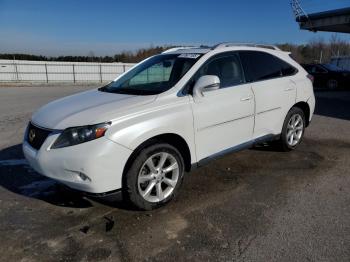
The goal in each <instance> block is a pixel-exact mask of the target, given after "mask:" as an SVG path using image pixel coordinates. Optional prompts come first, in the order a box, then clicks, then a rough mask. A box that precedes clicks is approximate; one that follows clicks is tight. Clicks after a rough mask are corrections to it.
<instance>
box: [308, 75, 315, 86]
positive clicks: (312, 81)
mask: <svg viewBox="0 0 350 262" xmlns="http://www.w3.org/2000/svg"><path fill="white" fill-rule="evenodd" d="M306 77H307V78H309V79H310V81H311V83H312V84H313V83H314V80H315V78H314V76H313V75H310V74H308V75H307V76H306Z"/></svg>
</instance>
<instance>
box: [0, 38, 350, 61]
mask: <svg viewBox="0 0 350 262" xmlns="http://www.w3.org/2000/svg"><path fill="white" fill-rule="evenodd" d="M277 46H278V47H279V48H280V49H282V50H284V51H289V52H291V53H292V56H293V58H294V59H295V60H296V61H298V62H299V63H303V64H307V63H328V62H330V60H331V58H332V57H335V56H349V55H350V43H348V42H347V41H345V40H343V39H341V38H339V37H338V36H337V35H333V36H332V37H331V38H330V40H329V41H325V40H324V39H323V38H316V39H312V40H311V41H309V42H308V43H307V44H300V45H297V44H290V43H285V44H278V45H277ZM168 48H170V46H156V47H150V48H143V49H139V50H137V51H135V52H131V51H125V52H121V53H120V54H115V55H114V56H95V55H94V53H93V52H89V54H88V55H87V56H57V57H47V56H42V55H30V54H0V59H11V60H12V59H16V60H33V61H61V62H103V63H113V62H123V63H137V62H140V61H141V60H143V59H145V58H147V57H149V56H152V55H155V54H159V53H161V52H163V51H164V50H166V49H168Z"/></svg>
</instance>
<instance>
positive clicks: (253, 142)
mask: <svg viewBox="0 0 350 262" xmlns="http://www.w3.org/2000/svg"><path fill="white" fill-rule="evenodd" d="M279 137H280V134H279V135H272V134H270V135H265V136H262V137H258V138H256V139H253V140H251V141H248V142H245V143H242V144H239V145H237V146H234V147H230V148H228V149H225V150H223V151H220V152H218V153H215V154H213V155H211V156H208V157H206V158H203V159H201V160H199V161H198V162H197V163H194V164H192V166H191V171H193V170H195V169H197V168H199V167H202V166H204V165H207V164H208V163H210V162H211V161H214V160H216V159H219V158H221V157H223V156H226V155H228V154H231V153H234V152H238V151H241V150H244V149H248V148H251V147H253V146H254V145H257V144H261V143H264V142H270V141H274V140H277V139H279Z"/></svg>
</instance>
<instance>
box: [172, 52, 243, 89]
mask: <svg viewBox="0 0 350 262" xmlns="http://www.w3.org/2000/svg"><path fill="white" fill-rule="evenodd" d="M234 55H235V56H236V57H237V59H238V62H239V65H240V68H241V70H242V77H243V82H242V83H240V84H237V85H233V86H228V87H225V88H224V89H226V88H230V87H236V86H240V85H244V84H247V83H248V82H247V79H246V73H245V71H244V68H243V65H242V61H241V57H240V55H239V51H226V52H222V53H219V54H215V55H213V56H211V57H209V58H208V59H207V60H206V61H205V62H204V63H203V64H202V65H201V66H200V67H199V68H198V69H197V71H196V72H195V73H194V74H193V75H192V76H191V78H190V79H189V80H188V81H187V82H186V84H184V86H183V87H182V89H181V90H180V92H179V94H180V95H181V96H187V95H192V92H190V90H186V87H187V85H188V84H189V83H190V82H191V81H192V80H193V78H194V77H195V75H196V74H197V73H198V72H199V71H200V70H201V69H202V68H203V67H204V66H206V65H207V64H209V63H211V62H213V61H215V60H217V59H220V58H224V57H229V56H234ZM220 89H221V88H220ZM220 89H219V90H220Z"/></svg>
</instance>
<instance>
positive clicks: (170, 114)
mask: <svg viewBox="0 0 350 262" xmlns="http://www.w3.org/2000/svg"><path fill="white" fill-rule="evenodd" d="M178 99H180V100H181V101H180V102H176V103H172V104H164V105H157V106H153V107H152V108H151V109H149V110H147V111H144V112H140V113H137V114H134V115H132V116H129V117H125V119H123V120H119V121H116V122H115V123H113V124H112V126H111V127H110V128H109V129H108V133H107V134H106V136H107V138H108V139H110V140H112V141H114V142H116V143H118V144H120V145H123V146H124V147H127V148H129V149H131V150H135V149H136V148H137V147H138V146H139V145H141V144H142V143H143V142H145V141H147V140H148V139H150V138H153V137H155V136H158V135H162V134H169V133H171V134H176V135H179V136H181V137H182V138H183V139H184V140H185V141H186V143H187V145H188V147H189V149H190V153H191V160H192V162H195V161H196V156H195V144H194V132H193V114H192V109H191V106H190V104H189V102H188V97H183V98H178Z"/></svg>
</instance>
